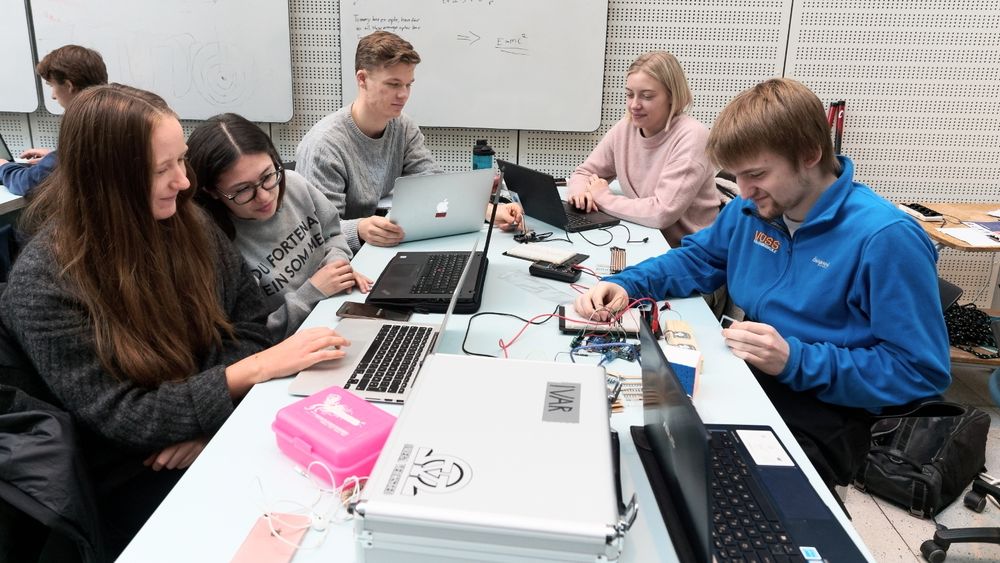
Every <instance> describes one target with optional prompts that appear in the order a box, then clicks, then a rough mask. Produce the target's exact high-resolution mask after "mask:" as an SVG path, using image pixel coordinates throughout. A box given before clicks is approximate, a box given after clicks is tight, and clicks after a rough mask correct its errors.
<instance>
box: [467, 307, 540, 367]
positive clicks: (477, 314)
mask: <svg viewBox="0 0 1000 563" xmlns="http://www.w3.org/2000/svg"><path fill="white" fill-rule="evenodd" d="M558 314H559V306H558V305H556V308H555V309H553V310H552V313H551V314H550V315H549V316H548V317H545V320H544V321H534V322H532V321H529V320H528V319H525V318H523V317H520V316H518V315H515V314H514V313H497V312H494V311H483V312H481V313H476V314H475V315H472V316H471V317H469V324H468V326H466V327H465V336H463V337H462V353H463V354H465V355H466V356H480V357H482V358H499V357H500V356H492V355H490V354H480V353H479V352H470V351H468V350H466V349H465V343H466V342H467V341H468V340H469V331H470V330H472V321H473V320H475V318H476V317H478V316H481V315H496V316H498V317H513V318H515V319H517V320H519V321H521V322H525V323H528V324H531V325H543V324H545V323H547V322H549V321H551V320H552V319H554V318H555V315H558Z"/></svg>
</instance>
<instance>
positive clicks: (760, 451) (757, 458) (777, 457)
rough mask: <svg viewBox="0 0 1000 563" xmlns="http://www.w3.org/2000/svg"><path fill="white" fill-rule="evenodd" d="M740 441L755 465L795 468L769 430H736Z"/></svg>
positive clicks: (776, 438) (789, 457) (790, 458)
mask: <svg viewBox="0 0 1000 563" xmlns="http://www.w3.org/2000/svg"><path fill="white" fill-rule="evenodd" d="M736 434H738V435H739V437H740V440H743V445H744V446H746V448H747V451H749V452H750V457H752V458H753V460H754V462H756V463H757V465H777V466H782V467H795V462H794V461H792V457H791V456H790V455H788V452H786V451H785V448H783V447H782V446H781V442H779V441H778V437H777V436H775V435H774V433H773V432H771V431H770V430H737V431H736Z"/></svg>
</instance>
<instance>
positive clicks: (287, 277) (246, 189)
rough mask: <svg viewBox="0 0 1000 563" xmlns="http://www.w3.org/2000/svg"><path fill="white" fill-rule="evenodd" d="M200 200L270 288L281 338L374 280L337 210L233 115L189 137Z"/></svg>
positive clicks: (273, 325) (274, 328)
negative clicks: (357, 260)
mask: <svg viewBox="0 0 1000 563" xmlns="http://www.w3.org/2000/svg"><path fill="white" fill-rule="evenodd" d="M188 161H189V162H190V163H191V167H192V168H193V169H194V172H195V177H196V178H197V179H198V182H199V186H198V191H197V194H196V195H195V200H196V201H197V202H198V203H200V204H201V205H202V206H203V207H204V208H205V209H207V210H208V211H209V212H210V214H211V215H212V217H213V218H214V219H215V222H216V223H218V225H219V226H220V227H221V228H222V230H223V231H224V232H225V233H226V235H227V236H228V237H229V238H230V239H232V240H233V241H234V243H235V244H236V247H237V248H238V249H239V250H240V253H241V254H243V258H244V259H245V260H246V261H247V264H248V265H249V266H250V271H251V272H252V273H253V276H254V277H255V278H256V279H257V283H259V284H260V286H261V288H262V289H263V290H264V295H265V298H264V301H265V303H266V304H267V307H268V308H269V309H271V310H272V311H273V312H272V313H271V315H270V316H269V317H268V322H267V324H268V328H269V329H270V330H271V333H272V334H274V335H275V336H276V337H284V336H286V335H288V334H291V333H292V332H294V331H295V330H296V329H297V328H298V327H299V325H301V324H302V321H303V320H305V318H306V316H307V315H308V314H309V312H310V311H312V308H313V307H314V306H315V305H316V303H318V302H319V301H320V300H322V299H325V298H327V297H330V296H331V295H334V294H336V293H341V292H344V291H347V292H349V291H351V289H352V288H354V287H357V288H358V289H360V290H361V291H362V292H363V293H367V292H368V289H369V288H370V287H371V284H372V280H370V279H369V278H367V277H365V276H363V275H361V274H360V273H358V272H356V271H354V270H353V269H352V268H351V258H352V256H353V254H352V253H351V250H350V248H348V244H347V240H346V239H345V238H344V235H343V234H342V233H341V232H340V220H339V219H338V213H337V208H336V207H334V205H333V204H332V203H330V201H329V200H328V199H326V196H324V195H323V193H322V192H320V191H319V190H317V189H316V188H314V187H313V186H312V185H310V184H309V182H307V181H306V180H305V178H303V177H302V176H299V175H298V174H297V173H296V172H295V171H292V170H283V169H282V167H281V159H280V157H279V155H278V151H277V150H276V149H275V148H274V144H273V143H272V142H271V139H270V137H268V136H267V134H266V133H264V131H263V130H261V128H260V127H257V126H256V125H254V124H253V123H251V122H250V121H248V120H247V119H246V118H244V117H241V116H239V115H236V114H233V113H226V114H223V115H217V116H215V117H212V118H210V119H209V120H208V121H206V122H204V123H202V124H201V125H199V126H198V127H197V128H195V130H194V132H192V133H191V136H190V137H189V138H188Z"/></svg>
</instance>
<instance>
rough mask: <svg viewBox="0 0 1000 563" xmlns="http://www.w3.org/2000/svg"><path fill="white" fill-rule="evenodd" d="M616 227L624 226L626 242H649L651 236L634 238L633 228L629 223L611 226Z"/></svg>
mask: <svg viewBox="0 0 1000 563" xmlns="http://www.w3.org/2000/svg"><path fill="white" fill-rule="evenodd" d="M615 227H623V228H624V229H625V237H626V238H625V242H626V243H647V242H649V237H645V238H637V239H635V240H632V230H631V229H629V228H628V225H626V224H625V223H618V224H617V225H611V228H615Z"/></svg>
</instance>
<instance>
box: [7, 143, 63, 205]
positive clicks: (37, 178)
mask: <svg viewBox="0 0 1000 563" xmlns="http://www.w3.org/2000/svg"><path fill="white" fill-rule="evenodd" d="M56 162H57V160H56V151H52V152H50V153H49V154H47V155H45V156H44V157H42V159H41V160H39V161H38V162H36V163H35V164H31V165H28V164H20V163H17V162H8V163H7V164H4V165H2V166H0V184H3V186H5V187H6V188H7V191H9V192H10V193H12V194H14V195H28V194H29V193H31V190H33V189H35V186H37V185H38V184H41V183H42V180H44V179H45V178H47V177H48V175H49V174H51V173H52V170H53V169H55V167H56Z"/></svg>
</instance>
